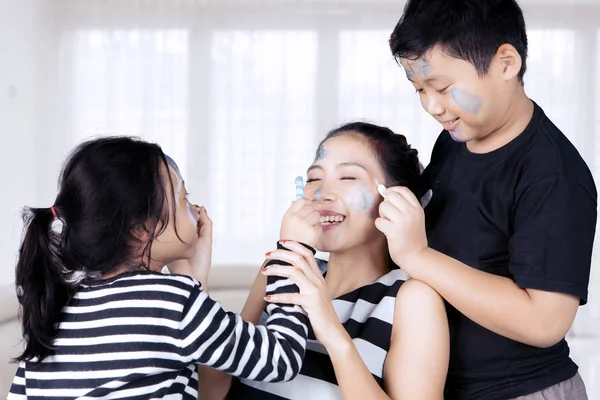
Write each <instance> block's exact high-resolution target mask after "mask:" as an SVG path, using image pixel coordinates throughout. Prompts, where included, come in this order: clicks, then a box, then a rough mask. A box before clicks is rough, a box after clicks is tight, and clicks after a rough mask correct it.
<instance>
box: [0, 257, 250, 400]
mask: <svg viewBox="0 0 600 400" xmlns="http://www.w3.org/2000/svg"><path fill="white" fill-rule="evenodd" d="M257 272H258V271H257V268H249V267H221V268H218V267H217V268H213V269H212V270H211V275H210V278H209V282H210V295H211V297H212V298H214V299H216V300H218V301H220V302H221V304H222V305H223V308H224V309H226V310H228V311H233V312H240V311H241V310H242V307H243V306H244V302H245V301H246V297H247V296H248V292H249V290H250V287H251V286H252V283H253V282H254V278H255V277H256V274H257ZM0 304H1V306H0V399H4V398H6V394H7V393H8V390H9V389H10V384H11V382H12V379H13V377H14V374H15V369H16V365H15V364H12V363H10V359H11V358H13V357H15V356H17V355H18V353H19V350H20V341H21V332H20V327H19V323H18V320H17V310H18V303H17V299H16V297H15V291H14V288H13V287H12V286H5V287H1V288H0Z"/></svg>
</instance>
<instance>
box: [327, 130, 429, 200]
mask: <svg viewBox="0 0 600 400" xmlns="http://www.w3.org/2000/svg"><path fill="white" fill-rule="evenodd" d="M346 134H354V135H357V136H360V137H362V138H363V139H365V140H366V141H367V143H368V145H369V146H370V148H371V150H372V151H373V154H374V155H375V157H376V159H377V161H379V165H380V167H381V169H382V171H383V174H384V177H385V182H381V183H384V184H385V185H386V186H388V187H390V186H406V187H407V188H409V189H410V190H411V191H412V192H413V193H414V194H415V196H417V198H419V197H420V189H419V187H420V185H419V176H420V175H421V172H422V169H423V168H422V166H421V164H420V163H419V157H418V152H417V150H415V149H413V148H411V147H410V145H409V144H408V142H407V141H406V137H404V135H399V134H396V133H394V132H393V131H392V130H391V129H389V128H386V127H383V126H379V125H374V124H370V123H367V122H350V123H347V124H344V125H342V126H340V127H339V128H336V129H334V130H332V131H331V132H329V133H328V134H327V136H326V137H325V139H323V140H322V141H321V144H320V145H319V149H322V146H323V144H324V143H325V142H326V141H327V139H330V138H333V137H336V136H341V135H346ZM319 151H320V150H317V154H318V153H319Z"/></svg>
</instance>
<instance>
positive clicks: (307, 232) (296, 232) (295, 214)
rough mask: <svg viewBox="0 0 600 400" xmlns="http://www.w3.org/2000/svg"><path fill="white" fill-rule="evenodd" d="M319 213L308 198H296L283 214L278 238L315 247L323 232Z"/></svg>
mask: <svg viewBox="0 0 600 400" xmlns="http://www.w3.org/2000/svg"><path fill="white" fill-rule="evenodd" d="M320 219H321V215H320V214H319V213H318V212H317V210H316V209H315V207H314V205H313V202H312V201H311V200H308V199H298V200H296V201H294V202H293V203H292V205H291V207H290V208H289V209H288V210H287V211H286V213H285V214H284V215H283V219H282V220H281V231H280V235H279V239H280V240H294V241H296V242H301V243H304V244H307V245H309V246H312V247H315V243H316V242H317V239H318V238H319V236H320V235H321V233H323V229H322V228H321V224H320V223H319V220H320Z"/></svg>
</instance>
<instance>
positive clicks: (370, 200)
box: [346, 185, 377, 218]
mask: <svg viewBox="0 0 600 400" xmlns="http://www.w3.org/2000/svg"><path fill="white" fill-rule="evenodd" d="M346 202H347V204H348V207H349V208H350V209H351V210H352V211H357V212H361V213H363V214H365V215H367V216H368V217H369V218H376V217H377V213H376V212H375V193H373V191H372V190H369V189H368V188H367V187H366V186H364V185H357V186H354V187H352V188H351V189H350V190H349V191H348V194H347V197H346Z"/></svg>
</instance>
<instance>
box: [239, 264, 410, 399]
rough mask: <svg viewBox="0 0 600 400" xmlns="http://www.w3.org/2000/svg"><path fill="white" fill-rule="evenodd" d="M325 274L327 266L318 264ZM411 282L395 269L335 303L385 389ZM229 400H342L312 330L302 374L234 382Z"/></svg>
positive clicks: (331, 371) (347, 327) (323, 353)
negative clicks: (395, 329)
mask: <svg viewBox="0 0 600 400" xmlns="http://www.w3.org/2000/svg"><path fill="white" fill-rule="evenodd" d="M319 261H320V263H319V266H320V267H321V269H322V270H324V269H326V263H325V262H323V261H321V260H319ZM407 279H408V276H407V275H406V274H405V273H404V272H403V271H401V270H399V269H395V270H392V271H390V272H389V273H387V274H386V275H384V276H382V277H381V278H379V279H378V280H376V281H375V282H373V283H371V284H369V285H366V286H363V287H361V288H359V289H356V290H354V291H352V292H350V293H347V294H344V295H342V296H340V297H338V298H336V299H334V300H333V306H334V308H335V311H336V313H337V315H338V317H339V319H340V321H341V322H342V324H343V325H344V327H345V328H346V330H347V331H348V333H349V334H350V337H351V338H352V340H353V341H354V344H355V346H356V348H357V349H358V352H359V353H360V355H361V357H362V359H363V361H364V362H365V364H366V366H367V367H368V368H369V371H371V374H372V375H373V377H374V378H375V380H376V381H377V382H378V383H379V384H380V385H383V367H384V364H385V358H386V356H387V352H388V350H389V347H390V340H391V334H392V324H393V322H394V309H395V305H396V294H397V293H398V289H399V288H400V285H402V283H403V282H404V281H405V280H407ZM228 399H229V400H242V399H243V400H254V399H257V400H258V399H261V400H283V399H292V400H294V399H319V400H330V399H342V395H341V391H340V388H339V387H338V385H337V379H336V377H335V372H334V369H333V365H332V363H331V359H330V358H329V356H328V355H327V351H326V350H325V348H324V347H323V345H321V344H320V343H319V342H317V341H316V339H315V337H314V334H313V333H312V330H311V329H309V340H308V344H307V348H306V357H305V359H304V364H303V365H302V369H301V370H300V374H299V375H298V376H297V377H296V378H295V379H294V380H293V381H290V382H281V383H261V382H251V381H248V380H246V379H242V380H241V381H238V380H234V383H233V387H232V389H231V392H230V394H229V397H228Z"/></svg>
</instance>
